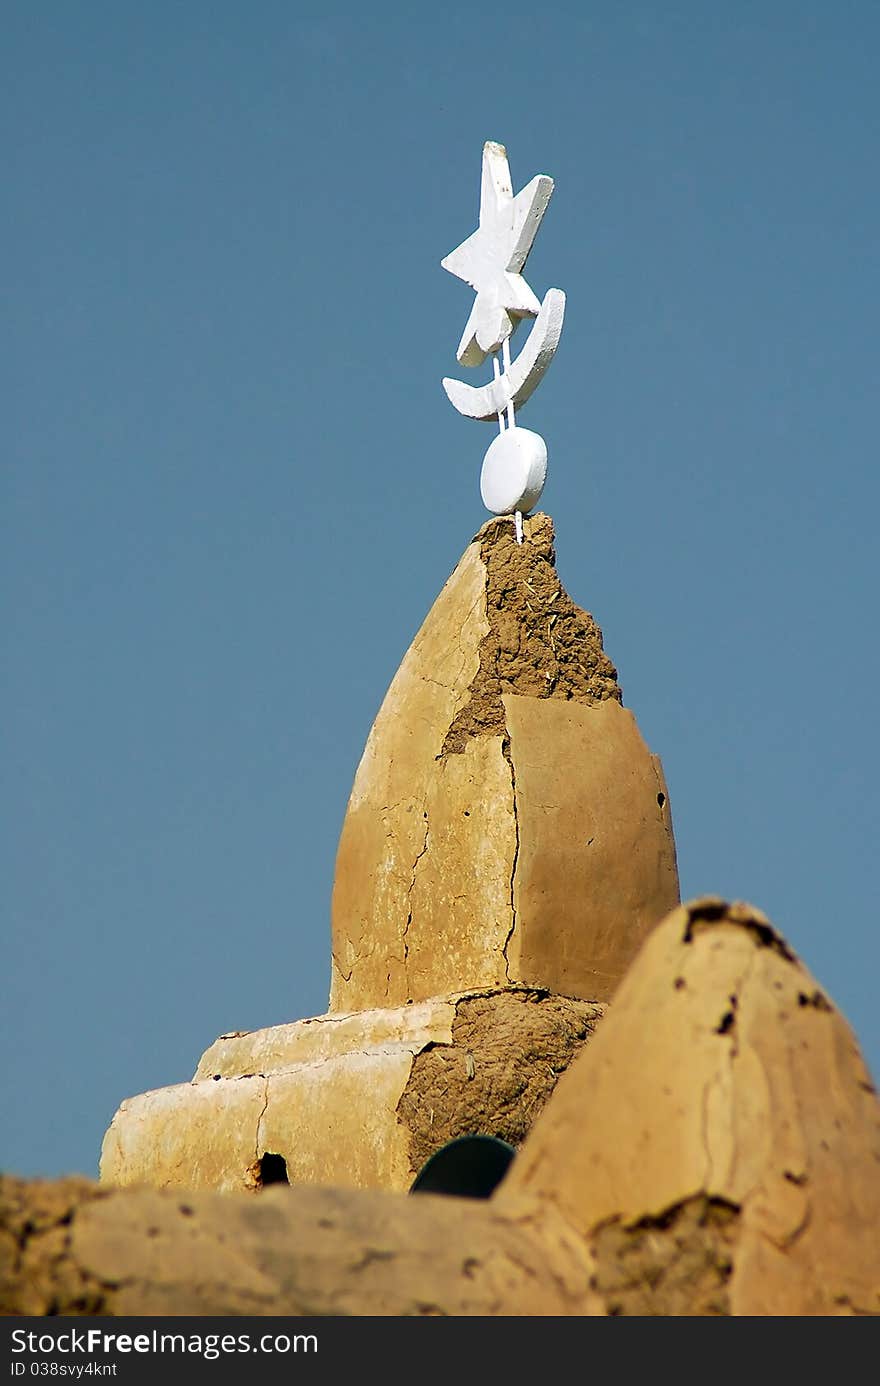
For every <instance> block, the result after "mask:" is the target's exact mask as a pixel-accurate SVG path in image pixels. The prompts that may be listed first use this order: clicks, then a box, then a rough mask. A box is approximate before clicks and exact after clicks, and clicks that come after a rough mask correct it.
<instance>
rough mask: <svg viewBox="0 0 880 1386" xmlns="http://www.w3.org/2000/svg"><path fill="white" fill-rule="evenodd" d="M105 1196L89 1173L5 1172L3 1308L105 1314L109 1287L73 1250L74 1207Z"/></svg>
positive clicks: (0, 1229)
mask: <svg viewBox="0 0 880 1386" xmlns="http://www.w3.org/2000/svg"><path fill="white" fill-rule="evenodd" d="M101 1197H103V1194H102V1193H101V1191H100V1190H99V1189H98V1188H97V1187H96V1186H95V1185H94V1184H92V1183H91V1181H90V1180H88V1179H80V1178H69V1179H59V1180H57V1181H56V1182H49V1181H48V1180H46V1181H44V1180H33V1181H31V1182H29V1183H26V1182H25V1181H24V1180H22V1179H13V1178H9V1177H3V1176H0V1314H21V1315H38V1314H39V1315H42V1314H103V1313H104V1312H105V1307H104V1306H105V1302H106V1287H105V1286H104V1285H103V1284H102V1282H101V1280H100V1279H99V1278H97V1277H95V1276H94V1275H92V1274H91V1272H90V1271H89V1270H88V1268H87V1267H85V1266H82V1265H81V1264H80V1263H79V1262H78V1261H77V1260H76V1259H75V1258H74V1257H72V1256H71V1252H70V1245H71V1235H72V1230H71V1229H72V1223H73V1217H74V1213H75V1211H76V1210H77V1209H78V1208H83V1207H85V1206H86V1205H87V1204H88V1203H90V1202H91V1201H93V1200H94V1199H98V1198H101Z"/></svg>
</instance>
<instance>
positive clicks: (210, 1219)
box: [0, 1178, 600, 1317]
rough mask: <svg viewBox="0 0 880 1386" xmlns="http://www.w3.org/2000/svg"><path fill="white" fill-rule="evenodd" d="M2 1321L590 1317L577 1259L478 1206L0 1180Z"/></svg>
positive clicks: (545, 1229) (575, 1250)
mask: <svg viewBox="0 0 880 1386" xmlns="http://www.w3.org/2000/svg"><path fill="white" fill-rule="evenodd" d="M0 1247H2V1248H3V1255H4V1265H3V1276H2V1279H0V1314H4V1315H28V1316H42V1315H49V1314H65V1315H92V1314H101V1315H111V1316H112V1315H118V1316H127V1315H134V1316H151V1315H160V1316H166V1315H167V1316H180V1315H308V1316H312V1315H335V1316H344V1315H353V1314H356V1315H365V1316H370V1317H375V1316H386V1315H393V1316H421V1315H456V1316H463V1315H471V1314H472V1315H479V1316H489V1315H496V1314H498V1315H541V1316H544V1315H549V1316H553V1317H559V1316H563V1315H566V1316H567V1315H572V1314H574V1315H583V1314H586V1313H591V1312H600V1311H599V1309H598V1308H597V1307H596V1304H597V1302H596V1301H595V1300H594V1297H593V1296H592V1294H591V1292H590V1291H589V1288H588V1283H587V1282H588V1271H589V1267H588V1262H587V1256H586V1251H585V1248H584V1247H583V1245H582V1244H579V1243H578V1242H577V1239H573V1238H572V1237H571V1234H570V1233H569V1232H568V1231H567V1230H566V1229H565V1228H564V1227H562V1226H560V1225H558V1224H554V1223H553V1221H552V1220H550V1219H548V1218H543V1219H541V1218H533V1219H532V1220H531V1221H529V1220H528V1219H522V1220H516V1221H512V1220H510V1219H507V1218H505V1217H504V1215H503V1214H501V1213H499V1212H498V1211H497V1210H496V1209H494V1208H492V1207H490V1205H489V1204H487V1203H482V1204H479V1205H475V1204H474V1203H473V1201H472V1200H463V1199H450V1198H436V1197H431V1196H429V1195H422V1196H420V1197H419V1198H417V1199H415V1198H414V1199H409V1198H406V1197H404V1196H402V1195H395V1194H383V1193H377V1192H372V1193H360V1192H354V1191H341V1190H338V1189H296V1190H292V1189H281V1188H278V1187H275V1188H272V1189H268V1190H266V1191H265V1192H263V1193H260V1194H259V1195H258V1196H257V1197H255V1198H253V1199H242V1198H237V1197H235V1196H234V1195H230V1194H210V1193H200V1194H192V1195H188V1196H186V1197H185V1198H184V1197H181V1195H179V1194H178V1195H174V1194H171V1193H168V1192H160V1191H158V1190H151V1189H119V1190H113V1191H104V1192H102V1191H99V1190H98V1189H97V1188H96V1186H94V1185H89V1184H88V1183H87V1182H86V1181H68V1180H64V1181H61V1182H59V1183H58V1184H55V1185H43V1184H37V1183H34V1184H28V1183H25V1182H24V1181H21V1180H16V1179H9V1178H4V1179H0Z"/></svg>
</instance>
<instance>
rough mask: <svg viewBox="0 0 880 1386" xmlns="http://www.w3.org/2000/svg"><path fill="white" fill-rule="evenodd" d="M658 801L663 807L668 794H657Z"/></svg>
mask: <svg viewBox="0 0 880 1386" xmlns="http://www.w3.org/2000/svg"><path fill="white" fill-rule="evenodd" d="M657 803H658V804H659V805H660V807H661V808H662V807H663V805H664V804H665V803H666V795H665V794H658V795H657Z"/></svg>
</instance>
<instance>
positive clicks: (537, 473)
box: [480, 427, 547, 515]
mask: <svg viewBox="0 0 880 1386" xmlns="http://www.w3.org/2000/svg"><path fill="white" fill-rule="evenodd" d="M546 480H547V444H546V443H545V442H544V439H543V438H542V437H541V435H540V433H533V432H532V430H531V429H530V428H517V427H514V428H506V429H505V430H504V432H503V433H499V434H498V436H497V438H495V439H494V440H493V441H492V442H491V443H490V445H489V447H488V449H487V452H486V456H485V457H484V458H483V470H482V473H481V475H480V495H481V496H482V497H483V504H484V505H485V507H486V509H487V510H491V511H492V512H493V513H494V514H495V515H512V514H513V513H514V512H515V511H517V510H519V511H521V512H522V514H523V515H527V514H528V513H529V511H530V510H531V509H532V507H533V506H535V505H537V504H538V501H539V500H540V498H541V492H542V491H543V489H544V482H545V481H546Z"/></svg>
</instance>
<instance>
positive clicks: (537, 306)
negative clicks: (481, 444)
mask: <svg viewBox="0 0 880 1386" xmlns="http://www.w3.org/2000/svg"><path fill="white" fill-rule="evenodd" d="M552 192H553V179H552V178H548V177H546V175H544V174H540V175H539V176H538V177H537V178H533V179H532V181H531V183H529V184H528V186H527V187H525V188H523V190H522V192H519V193H517V195H516V197H514V195H513V187H512V184H511V180H510V169H509V167H508V164H507V153H506V151H505V148H504V146H503V145H502V144H495V143H494V142H493V141H491V140H490V141H488V142H487V143H486V144H485V145H484V146H483V174H482V184H481V191H480V225H479V228H478V229H477V230H476V231H475V232H474V233H473V235H471V236H469V237H468V239H467V240H466V241H463V242H462V244H461V245H460V246H459V247H458V249H457V250H453V252H452V254H451V255H447V257H446V259H445V260H442V261H441V264H442V266H443V268H444V269H447V270H449V271H450V273H451V274H455V275H457V276H458V278H459V279H464V280H465V281H466V283H468V284H470V285H471V287H472V288H474V289H475V290H476V294H477V297H476V299H475V301H474V306H473V308H472V310H471V314H470V317H469V318H468V320H467V325H466V326H465V329H464V333H463V335H462V339H461V342H460V343H459V347H458V352H457V356H458V359H459V361H460V362H461V363H462V365H465V366H478V365H480V364H481V363H482V362H483V361H484V360H485V359H486V357H487V356H488V355H491V357H492V368H493V372H494V379H493V380H491V381H490V382H489V383H488V385H482V386H477V387H475V386H473V385H466V384H465V383H464V382H463V381H461V380H451V379H448V378H447V379H444V381H443V388H444V389H445V391H446V393H447V395H448V397H449V400H450V402H451V403H452V404H453V406H454V407H455V408H456V409H457V410H458V411H459V413H460V414H464V415H465V416H466V417H468V418H472V419H482V420H486V421H489V420H491V419H497V420H498V427H499V429H500V433H499V436H498V437H497V438H496V439H495V441H494V442H493V443H492V444H491V445H490V447H489V449H488V451H487V453H486V456H485V458H484V461H483V470H482V474H481V477H480V494H481V495H482V497H483V503H484V504H485V506H486V509H487V510H491V511H493V512H494V513H495V514H496V515H511V514H512V515H513V516H514V517H515V524H516V537H517V542H518V543H520V544H521V543H522V540H523V524H522V517H523V515H524V514H528V512H529V511H530V510H531V509H532V508H533V507H534V506H535V505H537V503H538V499H539V497H540V495H541V492H542V490H543V488H544V481H545V479H546V476H547V446H546V444H545V442H544V440H543V438H541V436H540V435H539V434H537V433H532V432H531V431H530V430H529V429H525V428H518V427H517V425H516V420H515V417H514V411H515V409H516V408H518V407H519V406H520V405H522V404H524V403H525V401H526V400H527V399H528V398H529V396H530V395H531V394H532V392H533V390H534V389H535V388H536V386H537V385H538V384H539V382H540V381H541V379H542V377H543V375H544V373H545V372H546V370H547V367H548V366H549V365H550V362H551V361H552V360H553V356H554V354H555V351H556V347H557V345H558V344H559V337H560V334H561V332H562V322H563V318H564V316H565V294H564V293H563V292H562V290H561V289H549V290H548V291H547V293H546V295H545V297H544V301H543V303H539V302H538V300H537V298H536V297H535V295H534V294H533V293H532V290H531V289H530V288H529V286H528V284H527V283H526V281H525V279H524V278H523V276H522V273H521V271H522V269H523V267H524V265H525V262H526V259H527V258H528V254H529V251H530V250H531V248H532V242H533V241H534V239H535V233H536V232H537V230H538V227H539V225H540V223H541V218H542V216H543V215H544V212H545V210H546V208H547V203H548V202H549V201H550V194H551V193H552ZM524 317H535V318H537V321H536V322H535V324H534V326H533V328H532V331H531V333H530V334H529V337H528V340H527V341H526V344H525V346H524V347H523V349H522V351H521V352H520V354H519V356H518V357H517V359H516V361H514V362H511V359H510V337H511V334H512V333H513V332H514V331H515V329H516V327H517V324H518V323H519V321H520V319H521V318H524ZM499 350H500V351H501V352H502V354H503V360H504V369H503V370H502V369H501V367H500V365H499V363H498V354H497V353H498V352H499Z"/></svg>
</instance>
